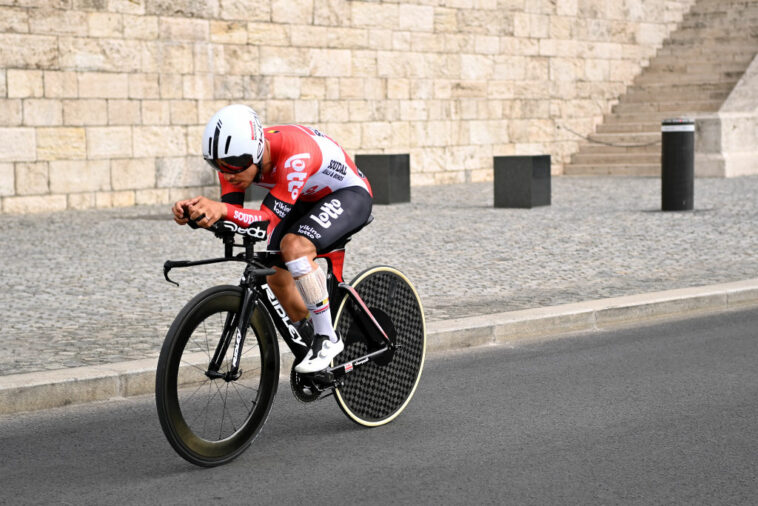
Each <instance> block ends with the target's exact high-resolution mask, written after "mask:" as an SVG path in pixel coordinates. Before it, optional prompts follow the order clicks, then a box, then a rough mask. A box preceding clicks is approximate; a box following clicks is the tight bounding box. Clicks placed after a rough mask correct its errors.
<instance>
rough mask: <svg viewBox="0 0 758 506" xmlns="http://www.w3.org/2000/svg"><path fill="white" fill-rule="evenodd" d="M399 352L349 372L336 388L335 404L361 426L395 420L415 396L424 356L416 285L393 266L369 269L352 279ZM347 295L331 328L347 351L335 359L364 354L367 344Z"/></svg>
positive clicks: (354, 285) (424, 334) (341, 359)
mask: <svg viewBox="0 0 758 506" xmlns="http://www.w3.org/2000/svg"><path fill="white" fill-rule="evenodd" d="M351 285H352V286H353V288H354V289H355V290H356V291H357V292H358V295H360V297H361V299H363V301H364V302H365V303H366V305H367V306H368V308H369V310H370V311H371V312H372V313H373V314H374V315H375V317H376V318H377V320H378V321H379V323H380V324H381V325H382V327H383V328H384V329H385V332H386V333H387V334H388V335H390V336H391V338H393V339H394V342H395V345H396V346H397V350H396V351H395V352H394V354H393V355H392V358H391V360H390V361H389V362H388V363H387V362H386V361H384V360H377V361H375V362H371V363H368V364H366V365H363V366H362V367H361V368H360V369H356V370H355V371H354V372H352V373H350V374H348V375H347V376H346V377H345V382H344V384H343V385H342V386H340V387H339V388H337V389H336V390H335V394H336V395H335V398H336V399H337V404H338V405H339V407H340V408H341V409H342V411H343V412H344V413H345V414H346V415H347V416H348V418H350V419H351V420H353V421H354V422H355V423H357V424H359V425H364V426H368V427H376V426H379V425H384V424H386V423H389V422H391V421H392V420H394V419H395V418H396V417H397V416H398V415H399V414H400V413H401V412H402V411H403V410H404V409H405V407H406V406H407V405H408V403H409V402H410V400H411V397H413V394H414V392H415V391H416V387H417V386H418V382H419V379H420V378H421V371H422V369H423V367H424V358H425V356H426V325H425V322H424V310H423V308H422V306H421V300H420V299H419V296H418V293H416V289H415V288H414V287H413V285H412V284H411V282H410V281H409V280H408V278H406V277H405V275H404V274H403V273H401V272H400V271H398V270H397V269H394V268H392V267H386V266H378V267H371V268H370V269H367V270H365V271H363V272H362V273H361V274H359V275H358V276H357V277H356V278H355V279H354V280H353V282H352V283H351ZM352 304H353V303H352V302H351V301H350V298H349V297H347V296H346V297H345V298H344V299H343V300H342V302H341V303H340V305H339V308H338V309H337V314H336V317H335V320H334V321H335V329H336V330H337V331H338V332H339V333H340V335H341V336H342V337H343V339H345V350H344V351H343V352H342V353H341V354H340V355H338V356H337V357H336V358H335V360H334V363H337V364H342V363H346V362H349V361H352V360H355V359H356V358H358V357H361V356H363V355H365V354H366V353H367V352H368V351H369V348H370V346H371V345H370V344H369V343H367V342H366V339H365V338H363V337H362V336H361V335H360V326H359V325H357V322H356V321H355V319H354V317H353V313H352V310H351V307H350V306H351V305H352Z"/></svg>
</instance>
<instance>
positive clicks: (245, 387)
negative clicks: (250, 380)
mask: <svg viewBox="0 0 758 506" xmlns="http://www.w3.org/2000/svg"><path fill="white" fill-rule="evenodd" d="M234 384H235V386H236V387H239V388H244V389H245V390H252V391H253V392H257V391H258V390H259V389H257V388H253V387H249V386H247V385H243V384H241V383H237V382H236V381H235V382H234Z"/></svg>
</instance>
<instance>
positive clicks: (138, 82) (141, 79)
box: [129, 74, 161, 99]
mask: <svg viewBox="0 0 758 506" xmlns="http://www.w3.org/2000/svg"><path fill="white" fill-rule="evenodd" d="M160 96H161V91H160V85H159V83H158V74H129V98H139V99H142V98H160Z"/></svg>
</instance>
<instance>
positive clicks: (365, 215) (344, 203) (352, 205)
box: [287, 187, 373, 251]
mask: <svg viewBox="0 0 758 506" xmlns="http://www.w3.org/2000/svg"><path fill="white" fill-rule="evenodd" d="M372 203H373V202H372V198H371V195H369V193H368V192H367V191H366V190H364V189H363V188H359V187H349V188H342V189H341V190H337V191H336V192H334V193H332V194H330V195H327V196H326V197H324V198H323V199H321V200H319V201H318V202H315V203H314V204H313V206H312V207H311V208H310V210H309V211H308V212H306V213H305V214H304V215H303V216H302V217H301V218H300V219H299V220H297V221H296V222H295V223H294V224H293V225H292V226H290V227H289V228H288V229H287V233H291V234H296V235H300V236H303V237H305V238H307V239H309V240H310V241H311V242H312V243H313V244H315V245H316V250H317V251H325V250H327V249H328V248H329V247H330V246H332V245H333V244H334V243H336V242H337V241H339V240H340V239H342V238H344V237H345V236H347V235H349V234H350V233H351V232H353V231H355V230H357V229H359V228H361V227H362V226H363V225H364V224H365V223H366V221H368V219H369V216H371V207H372Z"/></svg>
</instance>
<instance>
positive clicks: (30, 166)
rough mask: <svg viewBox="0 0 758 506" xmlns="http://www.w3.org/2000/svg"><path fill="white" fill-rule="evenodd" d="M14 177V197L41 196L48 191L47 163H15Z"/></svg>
mask: <svg viewBox="0 0 758 506" xmlns="http://www.w3.org/2000/svg"><path fill="white" fill-rule="evenodd" d="M15 175H16V178H15V179H16V195H42V194H46V193H48V192H49V191H50V186H49V184H50V177H49V174H48V166H47V162H29V163H17V164H16V172H15ZM11 180H12V179H11Z"/></svg>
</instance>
